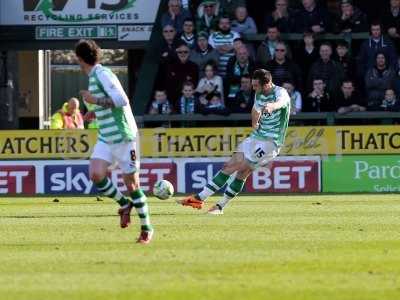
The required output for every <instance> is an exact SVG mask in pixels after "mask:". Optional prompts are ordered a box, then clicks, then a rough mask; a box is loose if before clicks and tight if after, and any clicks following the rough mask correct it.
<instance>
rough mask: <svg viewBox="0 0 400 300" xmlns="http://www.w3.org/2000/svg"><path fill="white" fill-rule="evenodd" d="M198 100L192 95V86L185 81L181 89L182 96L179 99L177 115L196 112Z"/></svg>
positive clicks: (189, 82)
mask: <svg viewBox="0 0 400 300" xmlns="http://www.w3.org/2000/svg"><path fill="white" fill-rule="evenodd" d="M197 105H198V99H197V98H196V96H195V94H194V85H193V83H192V82H191V81H187V82H185V83H184V84H183V87H182V96H181V98H180V99H179V113H180V114H182V115H184V114H194V113H196V112H197Z"/></svg>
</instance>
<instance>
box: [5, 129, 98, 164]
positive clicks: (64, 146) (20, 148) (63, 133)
mask: <svg viewBox="0 0 400 300" xmlns="http://www.w3.org/2000/svg"><path fill="white" fill-rule="evenodd" d="M96 139H97V131H96V130H3V131H0V159H35V158H40V159H74V158H76V159H78V158H88V157H90V153H91V152H92V148H93V146H94V144H95V143H96Z"/></svg>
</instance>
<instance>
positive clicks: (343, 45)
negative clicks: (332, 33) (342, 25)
mask: <svg viewBox="0 0 400 300" xmlns="http://www.w3.org/2000/svg"><path fill="white" fill-rule="evenodd" d="M336 47H346V48H347V49H349V43H348V42H346V41H345V40H340V41H338V42H337V43H336Z"/></svg>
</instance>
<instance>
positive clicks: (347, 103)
mask: <svg viewBox="0 0 400 300" xmlns="http://www.w3.org/2000/svg"><path fill="white" fill-rule="evenodd" d="M364 99H365V98H364V97H361V96H360V95H359V93H357V91H356V89H355V88H354V83H353V82H352V81H351V80H349V79H346V80H344V81H343V83H342V87H341V88H340V92H339V93H338V95H337V98H336V99H335V105H336V111H337V112H338V113H339V114H345V113H349V112H358V111H365V110H366V102H365V101H364Z"/></svg>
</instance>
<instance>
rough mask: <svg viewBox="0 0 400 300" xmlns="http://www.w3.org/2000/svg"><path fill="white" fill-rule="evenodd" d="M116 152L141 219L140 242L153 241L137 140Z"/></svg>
mask: <svg viewBox="0 0 400 300" xmlns="http://www.w3.org/2000/svg"><path fill="white" fill-rule="evenodd" d="M114 152H115V153H114ZM114 152H113V155H114V156H116V159H117V161H118V164H119V167H120V168H121V169H122V172H123V175H122V177H123V180H124V183H125V185H126V187H127V189H128V192H129V195H130V196H131V198H132V206H133V207H134V208H135V210H136V213H137V215H138V217H139V219H140V225H141V234H140V236H139V238H138V242H139V243H143V244H147V243H149V242H150V241H151V238H152V236H153V227H152V226H151V223H150V214H149V207H148V204H147V198H146V195H145V194H144V192H143V190H142V189H141V188H140V181H139V168H140V156H139V151H138V145H137V143H136V142H135V141H132V142H129V143H125V144H122V145H121V146H119V147H118V149H116V151H114ZM129 212H130V211H129Z"/></svg>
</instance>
